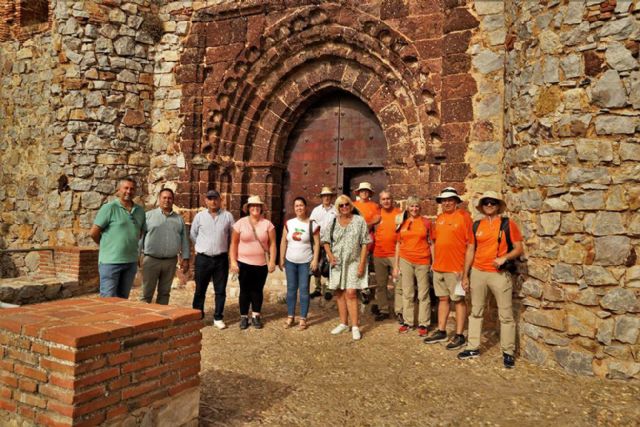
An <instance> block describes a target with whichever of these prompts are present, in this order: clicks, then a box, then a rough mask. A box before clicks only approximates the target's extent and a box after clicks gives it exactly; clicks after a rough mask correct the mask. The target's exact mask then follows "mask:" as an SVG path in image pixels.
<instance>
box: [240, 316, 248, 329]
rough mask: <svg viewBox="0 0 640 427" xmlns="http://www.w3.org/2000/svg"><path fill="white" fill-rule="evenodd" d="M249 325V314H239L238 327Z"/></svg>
mask: <svg viewBox="0 0 640 427" xmlns="http://www.w3.org/2000/svg"><path fill="white" fill-rule="evenodd" d="M248 327H249V316H240V329H247V328H248Z"/></svg>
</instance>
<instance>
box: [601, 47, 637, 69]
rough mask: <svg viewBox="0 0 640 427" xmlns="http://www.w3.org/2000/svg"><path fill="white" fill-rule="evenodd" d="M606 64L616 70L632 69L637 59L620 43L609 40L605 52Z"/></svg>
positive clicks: (635, 65)
mask: <svg viewBox="0 0 640 427" xmlns="http://www.w3.org/2000/svg"><path fill="white" fill-rule="evenodd" d="M605 58H606V60H607V64H609V66H610V67H611V68H613V69H615V70H617V71H626V70H633V69H634V68H636V67H637V66H638V61H637V60H636V59H635V58H634V57H633V55H632V54H631V51H629V50H628V49H627V48H626V47H625V46H624V45H623V44H622V43H619V42H611V43H609V45H608V46H607V50H606V52H605Z"/></svg>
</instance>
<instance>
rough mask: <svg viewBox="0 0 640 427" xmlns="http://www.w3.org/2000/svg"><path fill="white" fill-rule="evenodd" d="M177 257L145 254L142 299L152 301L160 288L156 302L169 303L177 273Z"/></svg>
mask: <svg viewBox="0 0 640 427" xmlns="http://www.w3.org/2000/svg"><path fill="white" fill-rule="evenodd" d="M177 261H178V260H177V257H173V258H169V259H158V258H153V257H150V256H147V255H145V257H144V260H143V261H142V294H141V295H140V301H145V302H148V303H150V302H151V301H152V300H153V294H154V293H155V291H156V288H158V295H157V297H156V304H163V305H167V304H169V294H170V293H171V284H172V283H173V277H174V276H175V275H176V264H177Z"/></svg>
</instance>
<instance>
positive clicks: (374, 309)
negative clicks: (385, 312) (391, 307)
mask: <svg viewBox="0 0 640 427" xmlns="http://www.w3.org/2000/svg"><path fill="white" fill-rule="evenodd" d="M371 314H373V315H374V316H377V315H378V314H380V307H378V304H372V305H371Z"/></svg>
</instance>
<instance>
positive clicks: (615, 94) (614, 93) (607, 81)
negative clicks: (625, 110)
mask: <svg viewBox="0 0 640 427" xmlns="http://www.w3.org/2000/svg"><path fill="white" fill-rule="evenodd" d="M591 101H592V102H593V103H595V104H596V105H599V106H601V107H605V108H616V107H623V106H624V105H625V104H626V102H627V92H626V90H625V88H624V86H623V85H622V80H620V75H619V74H618V72H617V71H616V70H608V71H606V72H605V73H604V74H603V75H602V77H600V79H599V80H598V81H597V82H596V84H595V85H594V86H593V88H592V90H591Z"/></svg>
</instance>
